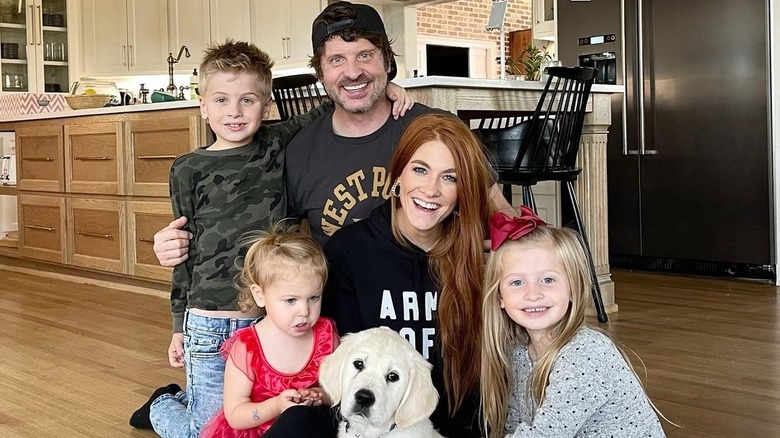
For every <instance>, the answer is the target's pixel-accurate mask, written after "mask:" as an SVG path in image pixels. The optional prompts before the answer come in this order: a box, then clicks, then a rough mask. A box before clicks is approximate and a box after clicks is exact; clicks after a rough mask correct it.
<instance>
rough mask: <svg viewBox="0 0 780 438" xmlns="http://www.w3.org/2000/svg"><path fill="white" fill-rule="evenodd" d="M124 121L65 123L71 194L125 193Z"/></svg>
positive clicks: (67, 166) (67, 171)
mask: <svg viewBox="0 0 780 438" xmlns="http://www.w3.org/2000/svg"><path fill="white" fill-rule="evenodd" d="M122 175H124V155H123V153H122V123H121V122H111V123H92V124H89V125H65V187H66V191H68V192H71V193H103V194H114V195H122V194H124V193H125V185H124V178H122V177H121V176H122Z"/></svg>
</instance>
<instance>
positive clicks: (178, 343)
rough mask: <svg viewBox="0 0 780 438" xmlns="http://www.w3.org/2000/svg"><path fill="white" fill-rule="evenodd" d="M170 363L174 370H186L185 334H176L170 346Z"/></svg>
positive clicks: (172, 337)
mask: <svg viewBox="0 0 780 438" xmlns="http://www.w3.org/2000/svg"><path fill="white" fill-rule="evenodd" d="M168 363H169V364H171V366H172V367H174V368H184V333H174V334H173V336H171V345H169V346H168Z"/></svg>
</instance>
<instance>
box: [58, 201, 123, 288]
mask: <svg viewBox="0 0 780 438" xmlns="http://www.w3.org/2000/svg"><path fill="white" fill-rule="evenodd" d="M66 205H67V219H66V223H67V227H68V228H67V230H68V232H67V254H68V257H67V259H68V261H69V263H70V264H72V265H75V266H83V267H86V268H92V269H97V270H101V271H109V272H117V273H125V272H127V269H126V268H125V262H126V258H125V248H126V247H127V244H126V240H127V233H126V232H125V220H126V219H125V210H126V202H124V201H120V200H113V199H90V198H68V199H67V203H66Z"/></svg>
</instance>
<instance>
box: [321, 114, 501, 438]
mask: <svg viewBox="0 0 780 438" xmlns="http://www.w3.org/2000/svg"><path fill="white" fill-rule="evenodd" d="M389 181H393V185H392V187H391V189H390V195H391V196H390V201H389V202H387V203H386V204H384V205H382V206H380V207H378V208H377V209H375V210H374V211H373V212H372V213H371V214H370V216H369V217H368V218H367V219H365V220H363V221H360V222H357V223H355V224H352V225H350V226H347V227H344V228H342V229H341V230H339V231H338V232H336V233H335V234H334V235H333V237H332V238H331V239H330V241H329V242H328V244H327V246H326V247H325V255H326V257H327V258H328V262H329V265H330V271H329V272H330V273H329V280H328V284H327V286H326V288H325V292H324V293H323V315H326V316H329V317H331V318H333V319H334V320H335V321H336V326H337V328H338V330H339V333H340V334H345V333H348V332H357V331H360V330H364V329H367V328H371V327H378V326H387V327H390V328H391V329H393V330H396V331H398V332H399V333H400V334H401V335H402V336H404V337H405V338H406V339H408V340H409V341H410V342H411V343H412V345H414V347H415V348H416V349H417V350H418V351H420V353H422V354H423V356H425V357H426V358H427V359H428V360H429V361H430V362H431V363H432V364H433V372H432V376H433V381H434V384H435V385H436V387H437V389H438V390H439V394H440V396H441V398H440V401H439V406H438V407H437V409H436V412H434V414H433V415H432V417H431V420H433V423H434V425H435V426H436V427H437V429H439V431H440V432H441V433H442V435H444V436H446V437H449V438H455V437H475V436H480V431H479V427H478V426H477V422H478V415H477V410H478V404H479V400H478V394H477V391H478V389H479V372H480V364H479V351H480V348H479V342H480V314H481V300H480V288H481V282H482V269H483V252H482V242H483V239H484V236H485V229H486V226H487V223H488V220H489V217H490V214H491V213H492V204H491V202H490V197H489V188H490V186H491V185H492V183H493V181H492V179H491V177H490V174H489V171H488V164H487V159H486V158H485V155H484V152H483V149H482V145H481V144H480V143H479V141H478V140H477V139H476V138H475V137H474V135H473V134H472V133H471V131H469V129H468V128H467V127H466V125H464V124H463V123H462V122H461V121H460V120H458V119H456V118H454V117H451V116H447V115H441V114H430V115H425V116H421V117H419V118H417V119H415V120H414V121H413V122H411V123H410V124H409V126H408V128H407V129H406V131H405V132H404V134H403V136H402V137H401V140H400V142H399V144H398V147H397V148H396V150H395V153H394V154H393V158H392V160H391V167H390V179H389Z"/></svg>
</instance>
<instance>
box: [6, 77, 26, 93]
mask: <svg viewBox="0 0 780 438" xmlns="http://www.w3.org/2000/svg"><path fill="white" fill-rule="evenodd" d="M26 86H27V81H26V77H25V75H24V73H9V72H6V73H3V90H5V91H22V90H24V89H25V88H26Z"/></svg>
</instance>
